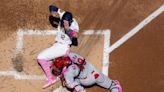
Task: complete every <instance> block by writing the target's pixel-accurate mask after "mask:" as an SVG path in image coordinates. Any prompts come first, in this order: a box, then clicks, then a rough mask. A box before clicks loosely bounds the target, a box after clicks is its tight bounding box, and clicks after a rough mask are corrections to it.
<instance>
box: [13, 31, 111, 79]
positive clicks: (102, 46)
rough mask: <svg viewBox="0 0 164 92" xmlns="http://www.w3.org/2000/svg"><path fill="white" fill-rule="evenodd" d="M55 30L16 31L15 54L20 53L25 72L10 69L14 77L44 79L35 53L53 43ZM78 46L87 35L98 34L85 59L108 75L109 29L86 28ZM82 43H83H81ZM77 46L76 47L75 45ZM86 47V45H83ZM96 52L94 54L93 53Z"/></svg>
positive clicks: (84, 40) (86, 38)
mask: <svg viewBox="0 0 164 92" xmlns="http://www.w3.org/2000/svg"><path fill="white" fill-rule="evenodd" d="M55 34H56V30H28V29H19V30H18V31H17V39H16V50H15V56H17V55H19V54H22V56H23V70H24V72H25V73H18V72H14V71H11V72H10V73H13V76H15V78H16V79H27V80H31V79H34V80H38V79H44V78H45V77H44V76H43V75H42V71H41V70H40V67H39V66H38V65H37V62H36V57H37V54H38V53H39V52H40V51H42V50H43V49H45V48H47V47H49V46H50V45H52V44H53V42H54V38H55V36H54V35H55ZM82 35H83V36H82V39H80V44H79V47H82V48H83V45H85V42H86V41H87V40H88V38H89V36H94V35H100V38H99V39H98V41H97V42H96V43H95V45H93V46H92V49H89V50H90V53H89V55H87V57H86V58H87V59H88V60H89V61H91V63H93V64H94V65H95V66H96V67H97V68H98V69H99V70H102V72H103V73H104V74H105V75H108V66H109V52H108V51H107V50H108V49H109V45H110V30H86V31H84V32H83V33H82ZM82 44H83V45H82ZM75 48H78V47H75ZM85 48H86V47H85ZM95 53H96V54H95Z"/></svg>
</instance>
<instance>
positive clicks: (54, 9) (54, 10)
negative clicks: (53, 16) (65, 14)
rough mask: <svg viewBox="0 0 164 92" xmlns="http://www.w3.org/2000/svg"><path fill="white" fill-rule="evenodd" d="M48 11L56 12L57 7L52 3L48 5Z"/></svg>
mask: <svg viewBox="0 0 164 92" xmlns="http://www.w3.org/2000/svg"><path fill="white" fill-rule="evenodd" d="M49 11H50V12H57V11H58V7H56V6H54V5H50V6H49Z"/></svg>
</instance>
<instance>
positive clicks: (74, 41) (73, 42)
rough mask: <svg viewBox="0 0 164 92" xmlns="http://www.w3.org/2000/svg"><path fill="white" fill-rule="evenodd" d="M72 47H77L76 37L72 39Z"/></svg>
mask: <svg viewBox="0 0 164 92" xmlns="http://www.w3.org/2000/svg"><path fill="white" fill-rule="evenodd" d="M71 45H73V46H78V39H77V37H72V44H71Z"/></svg>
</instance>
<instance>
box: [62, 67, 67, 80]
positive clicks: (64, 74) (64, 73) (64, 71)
mask: <svg viewBox="0 0 164 92" xmlns="http://www.w3.org/2000/svg"><path fill="white" fill-rule="evenodd" d="M67 70H68V69H67V68H66V67H64V68H63V71H62V74H63V76H64V78H65V77H66V72H67Z"/></svg>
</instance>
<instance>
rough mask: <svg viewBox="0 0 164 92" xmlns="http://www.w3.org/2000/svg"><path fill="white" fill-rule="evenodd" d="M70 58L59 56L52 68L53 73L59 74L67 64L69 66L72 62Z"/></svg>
mask: <svg viewBox="0 0 164 92" xmlns="http://www.w3.org/2000/svg"><path fill="white" fill-rule="evenodd" d="M70 63H71V62H70V59H69V57H58V58H56V59H55V60H54V61H53V64H52V67H51V70H52V74H54V75H55V76H58V75H60V74H61V72H62V70H63V68H64V67H65V66H68V65H69V64H70Z"/></svg>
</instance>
